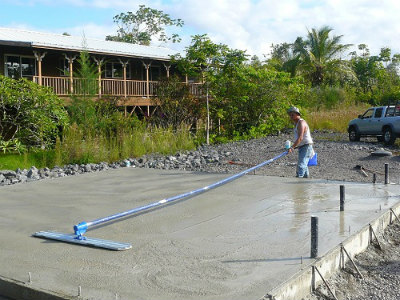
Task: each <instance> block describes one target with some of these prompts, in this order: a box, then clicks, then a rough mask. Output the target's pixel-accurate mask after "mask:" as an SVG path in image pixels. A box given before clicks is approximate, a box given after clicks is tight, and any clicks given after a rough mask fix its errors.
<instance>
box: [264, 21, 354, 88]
mask: <svg viewBox="0 0 400 300" xmlns="http://www.w3.org/2000/svg"><path fill="white" fill-rule="evenodd" d="M331 32H332V28H330V27H328V26H323V27H322V28H320V29H315V28H313V29H311V31H308V34H307V38H306V39H303V38H302V37H298V38H297V39H296V40H295V41H294V42H293V43H291V44H289V43H282V44H278V45H272V51H271V58H270V59H269V60H268V65H269V66H270V67H272V68H274V69H276V70H278V71H284V72H289V73H290V74H291V75H292V76H296V75H302V76H304V78H306V79H307V80H309V81H310V82H311V85H312V86H321V85H323V84H333V83H336V82H340V81H342V84H343V81H346V80H351V79H352V78H354V73H353V71H352V69H351V67H350V65H349V63H348V62H347V61H345V60H343V59H341V58H340V55H341V54H342V53H343V52H344V51H345V50H346V49H348V48H349V47H350V46H351V45H350V44H345V45H343V44H341V43H340V40H341V39H342V37H343V36H342V35H340V36H333V37H330V33H331Z"/></svg>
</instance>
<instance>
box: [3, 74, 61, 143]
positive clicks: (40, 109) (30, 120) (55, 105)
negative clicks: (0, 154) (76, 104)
mask: <svg viewBox="0 0 400 300" xmlns="http://www.w3.org/2000/svg"><path fill="white" fill-rule="evenodd" d="M67 123H68V114H67V112H66V111H65V109H64V107H63V102H62V100H60V99H59V98H58V97H57V96H56V95H55V94H54V93H53V92H52V91H51V90H50V89H49V88H45V87H41V86H39V85H37V84H36V83H33V82H31V81H28V80H26V79H20V80H14V79H11V78H8V77H5V76H0V137H1V139H2V140H3V141H10V140H14V141H17V142H16V143H18V142H20V143H22V144H23V145H26V146H42V147H48V146H50V145H52V144H53V143H54V142H55V140H56V137H57V136H58V135H59V134H60V131H61V130H62V128H63V127H65V126H66V125H67ZM14 143H15V142H14Z"/></svg>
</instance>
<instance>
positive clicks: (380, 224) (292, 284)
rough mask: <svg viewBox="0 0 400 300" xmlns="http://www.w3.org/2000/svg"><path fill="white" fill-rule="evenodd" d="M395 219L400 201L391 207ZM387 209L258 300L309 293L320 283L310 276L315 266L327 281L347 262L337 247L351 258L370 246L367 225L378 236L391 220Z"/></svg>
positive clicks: (294, 298)
mask: <svg viewBox="0 0 400 300" xmlns="http://www.w3.org/2000/svg"><path fill="white" fill-rule="evenodd" d="M391 209H392V210H393V211H394V212H395V214H396V215H397V216H399V214H400V202H399V203H397V204H396V205H394V206H393V207H392V208H391ZM395 220H396V219H395V217H394V216H392V212H391V211H390V209H389V210H388V211H386V212H384V213H383V214H381V215H380V216H379V217H378V218H376V219H375V220H374V221H371V222H370V223H369V224H368V225H366V226H364V227H363V228H362V229H361V230H359V231H358V232H357V233H355V234H353V235H351V236H350V237H348V238H347V239H346V240H344V241H343V242H342V243H341V244H339V245H337V246H336V247H335V248H333V249H332V250H330V251H329V252H328V253H327V254H325V255H324V256H322V257H320V258H318V259H317V260H316V261H314V262H313V263H311V264H310V265H308V266H306V267H305V268H304V269H303V270H301V271H299V272H298V273H296V274H295V275H293V276H292V277H291V278H290V279H289V280H287V281H286V282H284V283H282V284H280V285H279V286H277V287H275V288H274V289H272V290H271V291H270V292H269V293H268V294H266V295H265V296H264V297H262V298H261V299H262V300H266V299H269V300H299V299H303V298H305V297H307V296H309V295H310V294H311V292H312V291H313V290H314V289H315V288H316V287H317V286H319V285H320V284H322V279H321V277H320V276H319V275H318V274H314V272H313V268H314V267H317V268H318V270H319V272H320V273H321V275H322V276H323V277H324V278H325V279H328V278H329V277H330V276H331V275H333V274H334V273H335V272H337V271H338V270H339V269H340V268H341V266H343V265H344V264H345V263H346V262H347V261H348V260H349V259H348V257H347V256H346V255H343V254H342V250H341V247H342V245H343V247H344V248H345V249H346V250H347V252H348V253H349V255H350V257H351V258H354V256H355V255H357V254H359V253H361V252H363V251H365V250H366V249H367V247H368V246H369V244H370V243H371V231H370V226H371V227H372V229H373V230H374V232H375V233H381V232H383V231H384V230H385V228H386V227H387V226H388V225H390V224H392V223H393V222H394V221H395Z"/></svg>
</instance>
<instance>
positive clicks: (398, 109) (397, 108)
mask: <svg viewBox="0 0 400 300" xmlns="http://www.w3.org/2000/svg"><path fill="white" fill-rule="evenodd" d="M395 116H400V106H396V112H395Z"/></svg>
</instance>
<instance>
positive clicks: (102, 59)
mask: <svg viewBox="0 0 400 300" xmlns="http://www.w3.org/2000/svg"><path fill="white" fill-rule="evenodd" d="M93 60H94V61H95V62H96V64H97V67H98V72H99V77H98V81H99V83H98V85H99V91H98V94H99V99H100V98H101V66H102V65H103V61H104V57H102V58H96V57H95V56H93Z"/></svg>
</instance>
